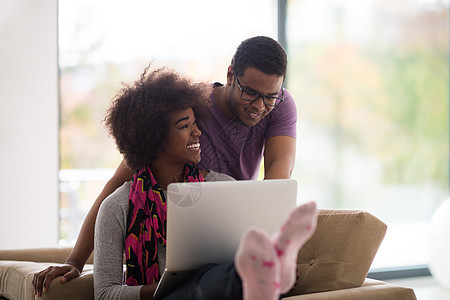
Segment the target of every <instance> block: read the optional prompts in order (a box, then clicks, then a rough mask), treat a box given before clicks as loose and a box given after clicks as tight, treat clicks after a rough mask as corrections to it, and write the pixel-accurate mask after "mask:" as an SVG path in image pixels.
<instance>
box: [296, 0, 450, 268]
mask: <svg viewBox="0 0 450 300" xmlns="http://www.w3.org/2000/svg"><path fill="white" fill-rule="evenodd" d="M447 9H448V7H447V2H445V1H431V0H430V1H419V0H398V1H384V0H373V1H357V0H355V1H340V0H330V1H314V0H301V1H296V0H292V1H288V9H287V15H288V16H287V44H288V52H289V65H290V68H289V72H288V80H287V86H288V88H289V89H290V91H291V92H292V94H293V95H294V98H295V99H296V101H297V107H298V111H299V124H298V126H299V127H298V130H299V133H298V136H299V138H298V145H297V149H298V150H297V151H298V156H297V160H296V168H295V173H294V175H293V176H294V177H295V178H297V179H298V180H299V182H300V184H299V186H300V187H299V189H300V190H299V193H300V195H301V197H302V198H303V199H315V200H316V201H318V202H319V206H320V207H330V208H349V209H363V210H367V211H369V212H371V213H372V214H374V215H375V216H377V217H378V218H380V219H381V220H383V221H384V222H386V223H387V224H388V227H389V228H388V232H387V235H386V237H385V240H384V241H383V244H382V246H381V248H380V250H379V252H378V254H377V257H376V259H375V261H374V264H373V267H374V268H384V267H402V266H410V265H422V264H426V263H427V259H428V257H427V225H428V221H429V219H430V217H431V215H432V213H433V212H434V210H435V209H436V207H437V206H438V205H439V204H440V203H441V202H442V201H443V200H445V199H446V198H447V197H448V191H449V185H448V182H449V178H448V153H449V148H448V143H449V140H448V135H449V132H448V128H449V127H448V126H449V124H448V111H449V107H448V94H449V86H448V81H449V78H448V25H447V24H448V13H447V11H448V10H447Z"/></svg>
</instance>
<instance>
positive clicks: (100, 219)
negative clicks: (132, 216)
mask: <svg viewBox="0 0 450 300" xmlns="http://www.w3.org/2000/svg"><path fill="white" fill-rule="evenodd" d="M129 193H130V185H129V184H125V185H123V186H122V187H120V188H119V189H117V190H116V191H115V192H114V193H113V194H112V195H111V196H110V197H108V199H106V200H105V201H104V202H103V203H102V205H101V206H100V210H99V212H98V216H97V222H96V223H95V241H94V243H95V247H94V256H95V259H94V293H95V298H96V299H136V300H138V299H140V294H141V291H140V290H141V288H142V286H127V285H123V254H124V248H125V234H126V224H127V214H128V197H129Z"/></svg>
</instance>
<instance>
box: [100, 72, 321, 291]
mask: <svg viewBox="0 0 450 300" xmlns="http://www.w3.org/2000/svg"><path fill="white" fill-rule="evenodd" d="M209 94H210V91H208V86H207V85H200V84H193V83H191V82H190V81H189V80H188V79H186V78H183V77H182V76H180V75H178V74H176V73H174V72H171V71H167V70H165V69H160V70H156V71H152V72H148V69H146V70H145V72H144V73H143V74H142V76H141V78H140V79H139V80H138V81H137V82H136V83H135V84H134V85H133V86H131V87H126V88H124V89H122V90H121V91H120V92H119V94H118V95H117V96H116V98H115V99H114V100H113V102H112V104H111V107H110V108H109V110H108V112H107V116H106V119H105V120H106V127H107V128H108V130H109V132H110V134H111V135H112V136H113V137H114V138H115V141H116V144H117V147H118V149H119V151H120V152H121V153H122V154H123V155H124V160H125V161H126V163H127V165H128V166H129V167H130V168H131V169H135V170H136V172H135V173H134V175H133V180H132V181H131V182H127V183H125V184H124V185H123V186H121V187H120V188H119V189H118V190H116V191H115V192H114V193H113V194H111V195H110V196H109V197H108V198H107V199H105V201H104V202H103V203H102V205H101V207H100V210H99V214H98V217H97V221H96V225H95V248H94V249H95V250H94V251H95V260H94V270H95V271H94V288H95V295H96V298H98V299H153V293H154V291H155V289H156V285H157V282H158V280H159V279H160V276H161V274H162V271H163V270H164V266H165V242H166V231H165V229H166V228H165V224H166V222H165V221H166V215H167V207H166V195H165V191H166V188H167V186H168V185H169V184H170V183H172V182H181V181H204V180H208V181H215V180H233V179H232V178H231V177H229V176H227V175H224V174H220V173H216V172H214V171H207V172H204V171H199V170H198V169H197V168H196V165H195V164H196V163H198V162H199V161H200V158H201V157H200V153H201V147H200V143H199V137H200V135H201V131H200V130H199V128H198V127H197V123H196V118H203V117H205V111H206V108H207V106H208V105H209ZM315 211H316V207H315V203H309V204H306V205H304V206H301V207H299V208H297V209H296V210H294V211H293V212H292V214H291V216H290V217H289V218H288V220H287V221H286V223H285V224H284V226H283V230H282V231H280V232H279V233H277V234H275V235H274V236H272V237H271V238H269V237H267V235H266V234H265V233H263V232H261V231H258V230H256V229H254V230H249V231H248V232H247V233H246V234H245V235H244V236H243V238H242V240H241V243H240V246H239V249H238V251H237V253H236V256H235V260H234V262H230V263H228V264H223V265H207V266H204V267H202V268H200V269H199V270H198V271H197V272H196V274H195V275H194V276H193V277H192V278H191V279H189V280H188V281H187V282H185V283H184V284H183V285H182V286H180V287H179V288H178V289H176V290H175V291H173V292H172V293H171V294H170V295H168V296H167V297H165V299H240V298H244V299H277V298H278V297H279V295H280V293H282V292H286V291H288V290H289V289H290V288H291V286H292V284H293V283H294V281H295V267H296V257H297V253H298V250H299V248H300V247H301V245H302V244H303V243H304V242H305V241H306V240H307V239H308V238H309V237H310V235H311V234H312V232H313V229H314V226H315V221H316V214H315ZM123 253H125V259H126V272H125V278H124V277H123Z"/></svg>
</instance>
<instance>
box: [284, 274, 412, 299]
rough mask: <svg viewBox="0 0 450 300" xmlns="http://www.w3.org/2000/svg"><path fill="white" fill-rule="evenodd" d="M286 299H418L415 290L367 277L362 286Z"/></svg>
mask: <svg viewBox="0 0 450 300" xmlns="http://www.w3.org/2000/svg"><path fill="white" fill-rule="evenodd" d="M283 299H284V300H329V299H333V300H361V299H364V300H380V299H383V300H416V299H417V298H416V295H415V293H414V290H413V289H411V288H406V287H401V286H398V285H393V284H387V283H385V282H382V281H378V280H373V279H366V281H365V282H364V285H363V286H361V287H356V288H350V289H343V290H336V291H328V292H320V293H312V294H304V295H298V296H292V297H286V298H283Z"/></svg>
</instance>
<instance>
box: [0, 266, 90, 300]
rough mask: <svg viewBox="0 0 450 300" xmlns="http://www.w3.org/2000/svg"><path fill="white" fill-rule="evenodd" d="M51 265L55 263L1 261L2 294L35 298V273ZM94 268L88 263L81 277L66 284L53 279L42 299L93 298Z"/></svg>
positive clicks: (27, 298) (15, 297)
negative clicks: (33, 282) (33, 283)
mask: <svg viewBox="0 0 450 300" xmlns="http://www.w3.org/2000/svg"><path fill="white" fill-rule="evenodd" d="M51 265H55V263H50V262H49V263H43V262H39V263H36V262H29V261H9V260H2V261H0V295H1V296H3V297H6V298H7V299H10V300H15V299H20V300H22V299H23V300H34V299H35V296H34V293H33V285H32V281H33V276H34V273H36V272H39V271H41V270H42V269H45V268H46V267H48V266H51ZM92 268H93V267H92V265H86V266H85V268H84V270H83V272H82V274H81V276H80V277H78V278H75V279H73V280H71V281H70V282H68V283H65V284H62V283H61V281H60V280H59V278H57V279H55V280H53V281H52V283H51V285H50V288H49V290H48V292H47V293H45V294H43V296H42V298H40V299H93V298H94V290H93V282H92ZM36 299H39V298H37V297H36Z"/></svg>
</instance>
